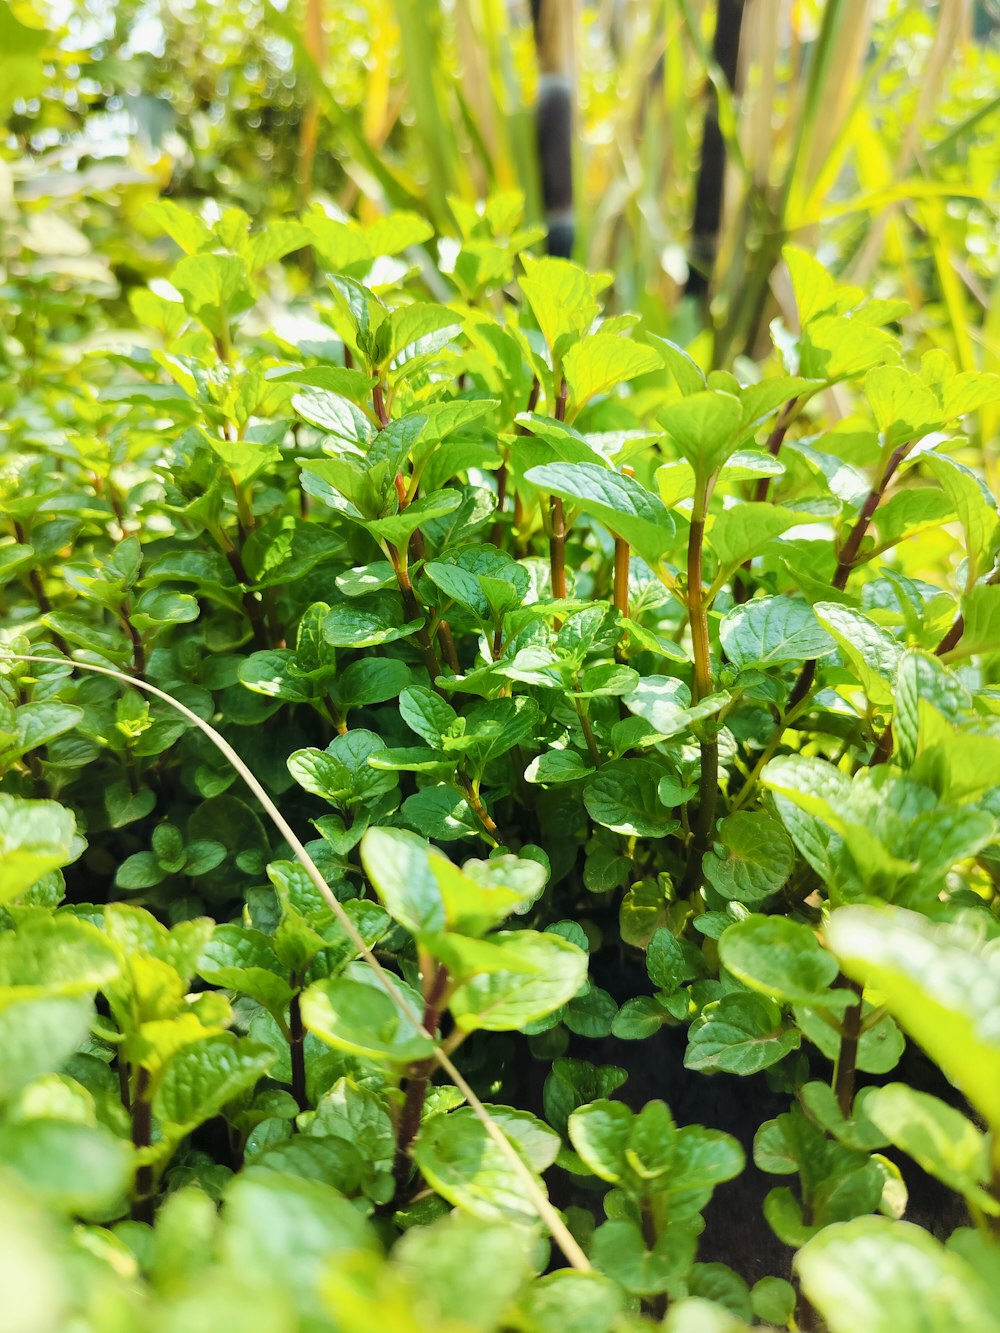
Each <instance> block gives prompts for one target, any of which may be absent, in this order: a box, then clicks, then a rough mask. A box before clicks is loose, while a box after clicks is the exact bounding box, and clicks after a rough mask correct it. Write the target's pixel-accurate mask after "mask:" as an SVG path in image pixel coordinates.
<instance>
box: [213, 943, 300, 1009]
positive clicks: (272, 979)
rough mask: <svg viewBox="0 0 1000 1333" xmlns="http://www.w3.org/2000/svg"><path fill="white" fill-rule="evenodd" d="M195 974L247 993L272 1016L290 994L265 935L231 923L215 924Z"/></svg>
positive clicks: (284, 977) (290, 991)
mask: <svg viewBox="0 0 1000 1333" xmlns="http://www.w3.org/2000/svg"><path fill="white" fill-rule="evenodd" d="M198 975H199V976H201V977H204V979H205V980H206V981H211V982H212V983H213V984H214V985H216V986H224V987H226V988H227V989H229V990H236V991H239V992H241V994H243V995H249V996H250V997H251V999H254V1000H256V1001H257V1002H258V1004H262V1005H264V1007H265V1008H266V1009H269V1010H270V1011H271V1013H273V1014H276V1015H277V1014H279V1013H281V1012H283V1010H284V1009H285V1008H286V1007H287V1005H288V1002H289V1000H290V999H291V998H292V994H293V991H292V988H291V986H290V985H289V984H288V977H287V975H285V973H284V969H283V968H282V966H281V964H280V963H279V962H278V958H277V955H276V954H275V952H274V946H273V944H272V943H271V941H270V939H269V938H268V936H266V935H264V934H262V932H260V931H258V930H251V929H249V928H248V927H246V926H240V925H237V924H236V923H235V922H232V923H230V924H228V925H221V926H216V928H215V931H214V932H213V934H212V937H211V939H210V940H209V941H208V943H207V944H206V945H205V947H204V949H203V950H202V954H201V958H200V959H199V960H198Z"/></svg>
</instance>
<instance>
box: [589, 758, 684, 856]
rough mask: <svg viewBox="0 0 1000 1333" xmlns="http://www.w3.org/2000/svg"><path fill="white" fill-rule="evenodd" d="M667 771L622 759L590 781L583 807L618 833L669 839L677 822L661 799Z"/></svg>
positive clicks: (651, 764)
mask: <svg viewBox="0 0 1000 1333" xmlns="http://www.w3.org/2000/svg"><path fill="white" fill-rule="evenodd" d="M662 776H663V770H662V769H661V768H660V767H659V765H658V764H655V763H654V762H653V761H652V760H649V759H618V760H615V761H614V762H613V763H610V764H604V765H602V767H601V768H599V769H598V770H597V772H596V773H593V774H592V775H591V776H590V777H589V778H588V779H587V785H586V786H585V787H584V790H583V803H584V805H585V806H586V807H587V812H588V814H589V815H590V817H591V818H592V819H594V820H596V822H597V823H598V824H603V825H604V826H605V828H609V829H612V830H613V831H614V832H615V833H624V834H627V835H629V836H635V837H640V838H665V837H666V836H667V835H668V834H669V833H673V832H675V831H676V829H677V828H678V823H677V821H676V820H675V819H674V818H672V816H671V815H670V813H669V812H668V811H667V809H666V808H665V807H664V806H663V805H662V804H661V803H660V801H659V799H658V797H657V788H658V784H659V780H660V778H661V777H662Z"/></svg>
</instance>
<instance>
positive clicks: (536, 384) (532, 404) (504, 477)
mask: <svg viewBox="0 0 1000 1333" xmlns="http://www.w3.org/2000/svg"><path fill="white" fill-rule="evenodd" d="M541 391H542V385H541V381H540V380H539V378H538V376H537V375H536V376H535V377H534V379H533V380H532V381H531V392H530V393H529V394H528V406H527V408H526V411H528V412H534V410H535V408H536V407H537V406H538V395H539V394H540V393H541ZM516 433H517V434H518V435H530V434H531V431H530V430H529V429H528V427H527V426H525V425H523V424H522V423H521V422H518V425H517V427H516ZM509 465H510V456H509V455H507V454H505V455H504V456H503V462H502V463H501V464H500V468H499V470H498V472H497V521H496V522H495V523H494V524H493V527H492V528H491V529H490V541H491V542H492V543H493V545H494V546H501V545H502V544H503V523H502V522H501V521H500V515H501V514H502V513H503V511H504V508H505V506H506V504H507V481H508V468H509ZM518 499H519V497H518V496H516V495H515V497H514V521H515V524H516V523H517V521H518Z"/></svg>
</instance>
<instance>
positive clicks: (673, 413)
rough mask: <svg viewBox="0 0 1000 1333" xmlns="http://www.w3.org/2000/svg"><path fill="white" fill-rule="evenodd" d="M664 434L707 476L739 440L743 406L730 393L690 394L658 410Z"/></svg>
mask: <svg viewBox="0 0 1000 1333" xmlns="http://www.w3.org/2000/svg"><path fill="white" fill-rule="evenodd" d="M660 421H661V423H662V425H663V428H664V429H665V430H666V432H667V434H668V435H669V436H670V438H671V440H672V441H673V442H674V444H676V445H677V447H678V449H680V451H681V453H682V454H683V455H684V457H685V458H686V459H687V460H688V462H689V463H690V464H691V466H692V467H693V468H694V469H695V472H696V473H697V474H698V475H699V477H702V478H705V477H709V476H710V475H711V474H712V473H713V472H716V471H718V469H719V468H720V467H721V466H722V465H723V463H724V462H725V461H726V459H727V458H728V457H729V455H730V454H731V453H732V452H733V451H734V450H735V449H736V448H737V447H738V446H739V445H740V444H741V443H742V435H743V408H742V405H741V404H740V400H739V399H738V398H735V397H734V396H733V395H732V394H729V393H723V392H721V391H717V390H710V389H707V390H704V391H702V392H699V393H693V394H691V395H690V396H689V397H687V398H682V399H681V400H680V402H677V403H671V405H670V406H669V407H667V408H666V409H665V410H664V411H663V412H661V413H660Z"/></svg>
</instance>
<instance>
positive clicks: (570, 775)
mask: <svg viewBox="0 0 1000 1333" xmlns="http://www.w3.org/2000/svg"><path fill="white" fill-rule="evenodd" d="M593 772H594V767H593V765H592V764H589V763H587V762H586V761H585V760H584V758H583V756H582V755H580V754H578V753H577V752H576V750H545V751H544V752H543V753H542V754H540V755H536V757H535V758H534V759H532V761H531V763H530V764H529V765H528V767H527V768H526V769H525V770H524V778H525V781H526V782H533V783H537V784H538V785H539V786H541V787H555V786H559V785H561V784H562V783H565V782H578V781H579V780H580V778H585V777H587V775H588V774H590V773H593Z"/></svg>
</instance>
